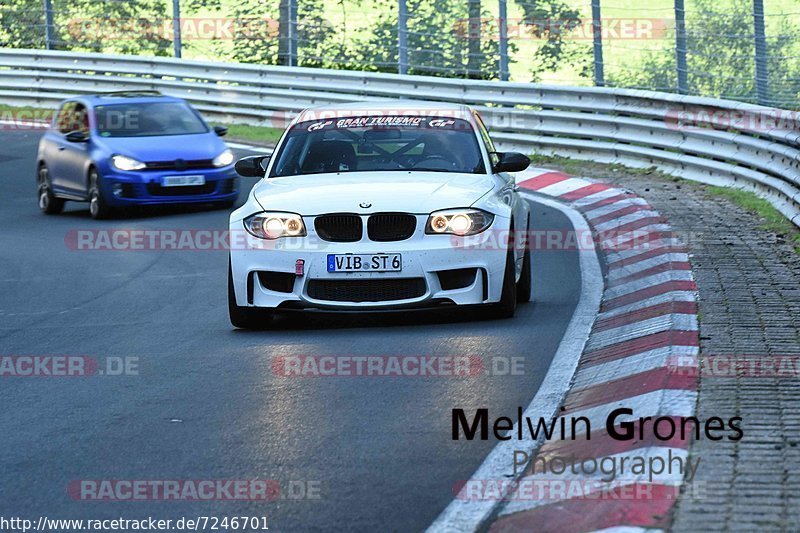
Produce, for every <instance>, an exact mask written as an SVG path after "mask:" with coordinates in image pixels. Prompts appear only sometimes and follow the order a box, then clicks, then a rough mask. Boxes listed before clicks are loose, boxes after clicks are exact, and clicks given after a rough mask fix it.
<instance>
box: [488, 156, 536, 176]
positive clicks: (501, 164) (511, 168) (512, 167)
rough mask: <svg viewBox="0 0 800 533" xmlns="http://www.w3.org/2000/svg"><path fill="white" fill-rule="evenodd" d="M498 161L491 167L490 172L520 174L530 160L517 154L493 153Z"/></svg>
mask: <svg viewBox="0 0 800 533" xmlns="http://www.w3.org/2000/svg"><path fill="white" fill-rule="evenodd" d="M495 153H496V154H497V157H499V161H498V162H497V163H495V164H494V166H493V167H492V172H494V173H495V174H498V173H500V172H522V171H523V170H525V169H526V168H528V165H530V164H531V160H530V158H528V156H526V155H525V154H521V153H519V152H495Z"/></svg>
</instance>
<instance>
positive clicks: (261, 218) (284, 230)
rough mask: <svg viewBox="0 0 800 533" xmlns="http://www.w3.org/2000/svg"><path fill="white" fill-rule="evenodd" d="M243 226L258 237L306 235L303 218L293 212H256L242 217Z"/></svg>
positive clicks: (277, 237)
mask: <svg viewBox="0 0 800 533" xmlns="http://www.w3.org/2000/svg"><path fill="white" fill-rule="evenodd" d="M244 227H245V229H246V230H247V231H248V233H250V234H251V235H253V236H255V237H258V238H259V239H279V238H281V237H305V236H306V226H305V224H303V218H302V217H301V216H300V215H296V214H294V213H256V214H255V215H252V216H249V217H247V218H246V219H244Z"/></svg>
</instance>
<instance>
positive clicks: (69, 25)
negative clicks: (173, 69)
mask: <svg viewBox="0 0 800 533" xmlns="http://www.w3.org/2000/svg"><path fill="white" fill-rule="evenodd" d="M52 5H53V40H54V48H55V49H58V50H73V51H91V52H109V53H123V54H155V55H165V54H166V53H167V52H168V51H169V50H171V46H172V44H171V40H170V37H171V36H170V35H168V33H169V32H168V31H165V30H164V28H165V25H168V22H166V23H165V21H168V20H169V17H168V16H167V14H166V12H165V9H164V5H165V4H164V2H163V1H162V0H134V1H130V2H119V1H114V0H101V1H97V0H53V3H52ZM44 28H45V17H44V11H43V3H42V1H41V0H5V5H4V6H3V9H2V10H0V42H3V44H4V46H9V47H16V48H44V46H45V38H44ZM165 34H167V35H165Z"/></svg>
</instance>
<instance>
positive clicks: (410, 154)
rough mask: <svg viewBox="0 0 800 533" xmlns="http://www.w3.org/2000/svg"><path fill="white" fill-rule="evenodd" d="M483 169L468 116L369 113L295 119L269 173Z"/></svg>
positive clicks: (467, 171) (471, 171)
mask: <svg viewBox="0 0 800 533" xmlns="http://www.w3.org/2000/svg"><path fill="white" fill-rule="evenodd" d="M484 168H485V167H484V164H483V157H482V156H481V151H480V148H479V145H478V139H477V137H476V135H475V130H474V129H473V128H472V125H471V124H470V123H469V122H468V121H466V120H462V119H455V118H442V117H418V116H365V117H349V118H339V119H336V118H334V119H330V120H326V119H320V120H312V121H305V122H299V123H297V124H295V125H294V126H292V128H291V129H290V130H289V132H288V133H287V135H286V139H285V141H284V142H283V144H282V146H281V148H280V151H279V153H278V154H277V157H276V159H275V164H274V165H273V170H272V173H271V175H270V176H271V177H280V176H296V175H303V174H321V173H341V172H374V171H380V172H385V171H409V170H415V171H427V172H460V173H470V174H482V173H485V170H484Z"/></svg>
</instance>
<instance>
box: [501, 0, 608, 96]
mask: <svg viewBox="0 0 800 533" xmlns="http://www.w3.org/2000/svg"><path fill="white" fill-rule="evenodd" d="M517 4H519V6H520V7H521V8H522V10H523V12H524V14H525V17H524V19H523V20H522V21H521V26H522V27H524V28H527V29H528V31H529V32H530V34H531V35H532V36H533V37H536V38H538V39H541V40H542V41H541V42H542V44H541V45H540V46H539V47H538V48H537V49H536V52H535V53H534V55H533V58H532V60H531V66H530V73H531V76H532V80H531V81H538V80H539V79H540V76H541V75H542V74H543V73H545V72H553V71H556V70H558V69H561V68H565V67H568V68H570V69H572V70H576V71H578V72H579V73H580V75H581V76H582V77H586V78H590V77H591V76H592V58H591V55H590V54H587V53H586V52H587V50H588V49H587V48H586V47H585V46H584V45H582V44H580V43H578V42H577V41H576V40H575V39H573V38H571V37H570V36H569V34H570V32H571V31H572V30H573V29H575V28H576V27H577V26H578V25H579V24H581V20H580V13H579V12H578V10H577V9H573V8H571V7H569V6H568V5H567V4H566V3H564V2H561V1H560V0H546V1H545V0H517Z"/></svg>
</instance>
